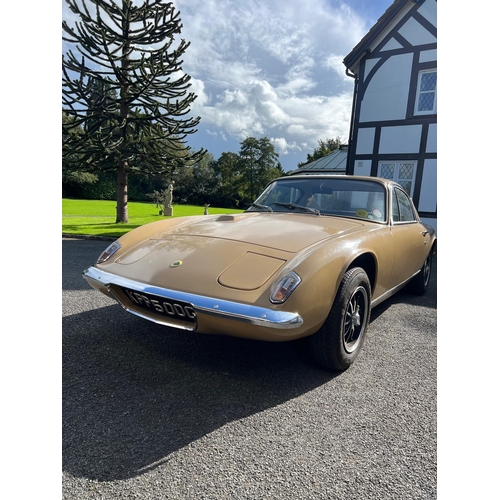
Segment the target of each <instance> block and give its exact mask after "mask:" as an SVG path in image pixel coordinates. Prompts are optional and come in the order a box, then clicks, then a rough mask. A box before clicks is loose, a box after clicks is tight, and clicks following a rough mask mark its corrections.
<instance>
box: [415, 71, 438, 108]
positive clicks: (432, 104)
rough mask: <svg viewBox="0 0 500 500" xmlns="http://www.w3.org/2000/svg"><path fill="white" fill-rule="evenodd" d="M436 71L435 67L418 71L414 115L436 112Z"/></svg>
mask: <svg viewBox="0 0 500 500" xmlns="http://www.w3.org/2000/svg"><path fill="white" fill-rule="evenodd" d="M436 92H437V71H436V70H435V69H432V70H425V71H420V73H419V74H418V83H417V98H416V100H415V114H416V115H433V114H436V109H437V104H436V100H437V99H436Z"/></svg>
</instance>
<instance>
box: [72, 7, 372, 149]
mask: <svg viewBox="0 0 500 500" xmlns="http://www.w3.org/2000/svg"><path fill="white" fill-rule="evenodd" d="M134 2H135V3H141V2H140V1H139V0H134ZM174 4H175V5H176V7H177V8H178V9H179V10H180V18H181V21H182V24H183V28H182V33H181V36H180V37H179V38H184V39H186V40H187V41H189V42H191V44H190V46H189V47H188V49H187V51H186V52H185V54H184V55H183V60H184V63H183V68H182V69H183V71H185V72H186V73H188V74H189V75H190V76H191V77H192V79H191V84H192V87H191V91H193V92H194V93H195V94H196V95H197V96H198V97H197V99H196V101H195V102H194V104H193V105H192V114H193V115H194V116H200V117H201V123H200V127H199V128H200V130H206V134H209V136H210V138H211V139H212V140H214V141H215V140H216V139H215V137H217V138H218V139H217V140H223V141H226V140H229V139H238V140H241V139H244V138H245V137H247V136H256V137H260V136H267V137H269V138H270V139H271V140H272V141H273V143H274V144H275V147H276V148H277V150H278V151H279V152H280V154H290V153H293V152H297V151H302V152H303V153H304V152H306V151H307V150H308V149H309V150H312V149H313V148H314V147H316V146H317V143H318V141H319V140H320V139H327V138H334V137H337V136H340V137H341V138H342V139H344V140H347V136H348V130H349V121H350V113H351V104H352V91H353V85H354V83H353V80H352V79H350V78H348V77H347V76H346V75H345V68H344V65H343V64H342V59H343V58H344V57H345V56H346V55H347V54H348V53H349V52H350V51H351V50H352V48H353V47H354V46H355V45H356V44H357V43H358V42H359V40H360V39H361V38H362V37H363V36H364V35H365V34H366V32H367V30H368V29H369V28H370V27H371V26H367V25H366V24H365V22H364V20H363V19H362V18H361V17H360V16H358V15H357V14H356V13H355V12H354V11H353V10H352V9H351V8H350V7H349V6H347V5H345V4H342V3H341V2H336V1H334V0H316V1H314V2H304V1H303V0H248V1H245V2H242V1H241V0H174ZM335 6H336V7H335ZM64 12H66V13H65V14H64ZM63 14H64V16H67V9H64V8H63ZM195 136H196V134H195V135H194V136H192V137H193V138H195ZM195 139H196V138H195ZM200 146H205V145H203V144H200ZM206 147H209V148H210V146H209V145H207V146H206ZM304 156H305V154H304ZM304 159H305V158H304Z"/></svg>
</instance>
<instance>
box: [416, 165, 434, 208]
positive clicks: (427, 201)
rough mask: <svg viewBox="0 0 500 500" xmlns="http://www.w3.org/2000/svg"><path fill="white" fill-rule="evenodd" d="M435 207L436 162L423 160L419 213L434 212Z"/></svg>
mask: <svg viewBox="0 0 500 500" xmlns="http://www.w3.org/2000/svg"><path fill="white" fill-rule="evenodd" d="M436 207H437V160H425V163H424V173H423V176H422V187H421V188H420V201H419V203H418V209H419V211H421V212H435V211H436Z"/></svg>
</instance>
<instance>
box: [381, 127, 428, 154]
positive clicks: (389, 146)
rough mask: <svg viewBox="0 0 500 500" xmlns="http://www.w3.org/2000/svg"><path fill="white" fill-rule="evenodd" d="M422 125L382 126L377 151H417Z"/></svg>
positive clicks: (394, 152) (391, 152)
mask: <svg viewBox="0 0 500 500" xmlns="http://www.w3.org/2000/svg"><path fill="white" fill-rule="evenodd" d="M421 135H422V125H401V126H397V127H384V128H382V131H381V134H380V145H379V153H382V154H397V153H418V152H419V150H420V136H421Z"/></svg>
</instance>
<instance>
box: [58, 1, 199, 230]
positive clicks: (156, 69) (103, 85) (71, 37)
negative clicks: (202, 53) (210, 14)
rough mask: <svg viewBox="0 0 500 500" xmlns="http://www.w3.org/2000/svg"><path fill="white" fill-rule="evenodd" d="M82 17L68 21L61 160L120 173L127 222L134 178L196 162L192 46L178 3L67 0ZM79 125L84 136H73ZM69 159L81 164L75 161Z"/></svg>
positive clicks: (120, 206) (121, 218)
mask: <svg viewBox="0 0 500 500" xmlns="http://www.w3.org/2000/svg"><path fill="white" fill-rule="evenodd" d="M66 3H67V4H68V6H69V8H70V10H71V11H72V12H73V13H74V14H76V16H77V17H78V18H79V20H78V21H76V22H75V24H74V26H70V25H69V24H68V23H67V22H65V21H63V23H62V27H63V31H64V35H63V40H64V41H65V42H68V43H69V44H71V45H72V46H73V49H69V50H68V51H67V53H66V54H65V56H63V62H62V66H63V80H62V85H63V111H64V113H65V114H66V115H67V116H68V117H69V118H70V119H69V120H67V121H66V122H65V123H63V158H65V161H66V164H71V168H73V169H74V170H78V171H85V172H97V171H103V170H110V169H112V170H115V171H116V175H117V209H116V222H128V203H127V202H128V195H127V189H128V175H129V173H131V172H134V173H136V172H138V173H144V174H156V173H169V172H173V170H174V169H175V168H177V167H182V166H186V165H192V164H194V163H195V162H196V161H198V160H199V159H200V158H201V157H202V156H203V154H204V153H205V150H199V151H193V150H192V149H191V148H190V147H188V146H187V145H186V137H187V136H188V135H189V134H193V133H194V132H196V128H195V127H196V126H197V125H198V123H199V121H200V117H197V118H192V117H191V118H190V117H187V115H188V114H189V112H190V106H191V104H192V103H193V102H194V100H195V99H196V97H197V96H196V95H195V94H194V93H193V92H189V88H190V86H191V83H190V79H191V77H190V76H189V75H187V74H185V73H184V72H183V71H182V63H183V61H182V59H181V58H182V56H183V54H184V52H185V51H186V49H187V48H188V47H189V45H190V43H189V42H186V41H185V40H184V39H181V40H180V41H176V37H177V36H178V35H179V34H180V33H181V29H182V24H181V21H180V17H179V16H180V13H179V11H178V10H176V9H175V7H174V5H173V3H172V2H164V1H162V0H145V1H144V2H143V3H142V4H141V5H139V6H137V5H134V4H133V3H132V0H121V1H120V0H118V1H117V2H115V1H113V0H66ZM75 127H79V128H80V130H83V131H84V133H80V134H71V133H69V132H70V130H71V128H75ZM71 159H77V161H75V162H73V163H72V162H71Z"/></svg>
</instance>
